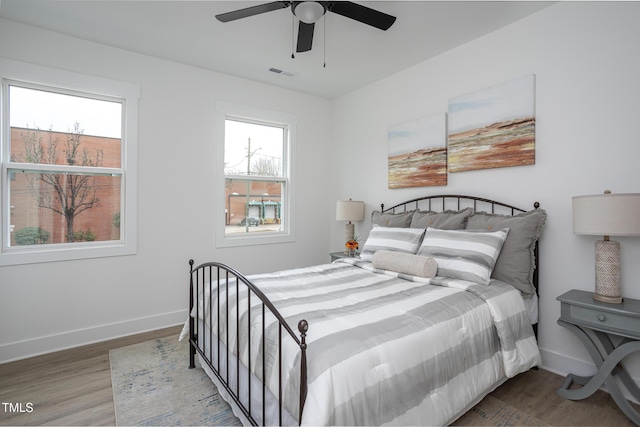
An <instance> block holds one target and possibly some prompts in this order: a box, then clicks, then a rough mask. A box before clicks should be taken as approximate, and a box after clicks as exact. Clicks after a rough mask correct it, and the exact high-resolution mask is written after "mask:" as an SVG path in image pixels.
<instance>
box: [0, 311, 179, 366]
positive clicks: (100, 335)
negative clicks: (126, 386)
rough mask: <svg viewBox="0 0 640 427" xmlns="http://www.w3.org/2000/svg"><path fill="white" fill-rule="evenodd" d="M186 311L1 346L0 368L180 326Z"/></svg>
mask: <svg viewBox="0 0 640 427" xmlns="http://www.w3.org/2000/svg"><path fill="white" fill-rule="evenodd" d="M186 318H187V312H186V310H180V311H176V312H173V313H165V314H160V315H156V316H149V317H143V318H138V319H131V320H125V321H122V322H116V323H111V324H107V325H100V326H96V327H92V328H85V329H77V330H75V331H69V332H63V333H60V334H54V335H48V336H43V337H38V338H33V339H28V340H24V341H16V342H12V343H8V344H2V345H0V364H3V363H8V362H13V361H16V360H21V359H26V358H29V357H33V356H39V355H41V354H47V353H52V352H54V351H59V350H66V349H69V348H74V347H80V346H83V345H87V344H93V343H96V342H101V341H107V340H110V339H114V338H120V337H124V336H128V335H133V334H138V333H142V332H148V331H153V330H156V329H162V328H167V327H170V326H176V325H180V324H183V323H184V321H185V319H186Z"/></svg>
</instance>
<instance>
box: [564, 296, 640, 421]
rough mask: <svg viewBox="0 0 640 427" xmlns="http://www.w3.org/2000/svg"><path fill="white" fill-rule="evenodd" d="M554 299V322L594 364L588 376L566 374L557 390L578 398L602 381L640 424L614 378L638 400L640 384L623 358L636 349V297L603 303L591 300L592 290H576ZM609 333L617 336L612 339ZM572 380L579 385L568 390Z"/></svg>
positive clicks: (639, 337) (639, 335) (639, 330)
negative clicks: (556, 313)
mask: <svg viewBox="0 0 640 427" xmlns="http://www.w3.org/2000/svg"><path fill="white" fill-rule="evenodd" d="M557 299H558V301H560V303H561V314H560V319H558V324H559V325H560V326H564V327H565V328H567V329H569V330H570V331H573V332H574V333H575V334H576V335H577V336H578V338H580V341H581V342H582V344H583V345H584V346H585V347H586V349H587V350H588V351H589V355H591V358H592V359H593V361H594V363H595V364H596V367H597V368H598V372H596V374H595V375H593V376H591V377H579V376H577V375H573V374H569V375H567V379H566V380H565V382H564V384H563V385H562V387H561V388H560V389H559V390H558V394H559V395H560V396H562V397H564V398H566V399H570V400H581V399H584V398H586V397H589V396H591V395H592V394H593V393H594V392H595V391H597V390H598V388H599V387H600V386H601V385H602V384H603V383H604V384H606V386H607V389H608V390H609V393H611V397H613V399H614V400H615V402H616V403H617V404H618V407H619V408H620V409H621V410H622V412H624V413H625V415H626V416H627V417H629V419H630V420H631V421H633V422H634V423H635V424H637V425H640V414H638V412H637V411H636V410H635V409H634V408H633V406H631V404H630V403H629V402H628V401H627V399H625V397H624V395H623V394H622V391H621V390H620V388H619V386H618V382H617V381H616V380H615V378H614V377H615V376H617V377H618V378H619V379H620V380H621V381H622V383H623V384H624V386H625V387H626V388H627V390H628V391H629V392H630V393H631V394H632V395H633V397H634V398H635V399H638V400H640V388H638V386H637V385H636V384H635V382H634V381H633V379H632V378H631V376H630V375H629V373H628V372H627V370H626V368H625V366H624V360H623V359H624V358H625V357H627V356H628V355H630V354H631V353H635V352H636V351H640V301H638V300H634V299H631V298H625V299H624V300H623V302H622V304H607V303H603V302H599V301H595V300H594V299H593V293H592V292H585V291H576V290H573V291H569V292H567V293H565V294H562V295H560V296H559V297H558V298H557ZM612 337H617V338H614V339H613V340H612ZM614 342H615V343H616V344H614ZM573 383H575V384H579V385H582V387H581V388H578V389H573V390H570V389H569V387H570V386H571V384H573Z"/></svg>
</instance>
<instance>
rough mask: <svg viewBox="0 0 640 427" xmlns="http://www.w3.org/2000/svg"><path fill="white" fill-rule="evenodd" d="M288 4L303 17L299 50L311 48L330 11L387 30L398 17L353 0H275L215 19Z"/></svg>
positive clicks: (233, 16) (243, 15)
mask: <svg viewBox="0 0 640 427" xmlns="http://www.w3.org/2000/svg"><path fill="white" fill-rule="evenodd" d="M289 6H291V12H293V14H294V15H295V16H296V17H297V18H298V19H299V20H300V24H299V26H298V44H297V47H296V52H307V51H309V50H311V46H312V44H313V30H314V28H315V23H316V22H317V21H318V20H319V19H320V18H321V17H322V16H324V15H325V13H327V12H333V13H337V14H338V15H342V16H345V17H347V18H350V19H354V20H356V21H360V22H362V23H363V24H367V25H371V26H372V27H376V28H379V29H381V30H383V31H386V30H388V29H389V27H391V25H393V23H394V22H395V21H396V17H395V16H391V15H387V14H386V13H383V12H380V11H377V10H375V9H371V8H369V7H366V6H362V5H359V4H356V3H353V2H350V1H274V2H271V3H264V4H261V5H257V6H251V7H247V8H244V9H238V10H234V11H232V12H227V13H221V14H219V15H216V19H218V21H221V22H230V21H235V20H236V19H242V18H248V17H249V16H254V15H259V14H261V13H266V12H271V11H274V10H278V9H285V8H287V7H289Z"/></svg>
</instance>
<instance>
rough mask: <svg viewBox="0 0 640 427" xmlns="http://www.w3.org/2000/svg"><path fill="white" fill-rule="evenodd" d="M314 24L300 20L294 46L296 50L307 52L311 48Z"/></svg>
mask: <svg viewBox="0 0 640 427" xmlns="http://www.w3.org/2000/svg"><path fill="white" fill-rule="evenodd" d="M315 26H316V24H305V23H304V22H302V21H300V25H299V26H298V47H297V48H296V52H308V51H310V50H311V45H313V30H314V29H315Z"/></svg>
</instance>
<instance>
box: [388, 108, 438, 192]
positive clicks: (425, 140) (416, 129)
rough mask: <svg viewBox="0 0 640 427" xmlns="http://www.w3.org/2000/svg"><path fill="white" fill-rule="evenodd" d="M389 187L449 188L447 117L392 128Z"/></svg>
mask: <svg viewBox="0 0 640 427" xmlns="http://www.w3.org/2000/svg"><path fill="white" fill-rule="evenodd" d="M387 139H388V144H389V149H388V156H389V170H388V177H389V188H407V187H427V186H439V185H447V115H446V113H441V114H434V115H431V116H427V117H424V118H421V119H417V120H414V121H411V122H407V123H402V124H399V125H396V126H393V127H391V128H389V131H388V133H387Z"/></svg>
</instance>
